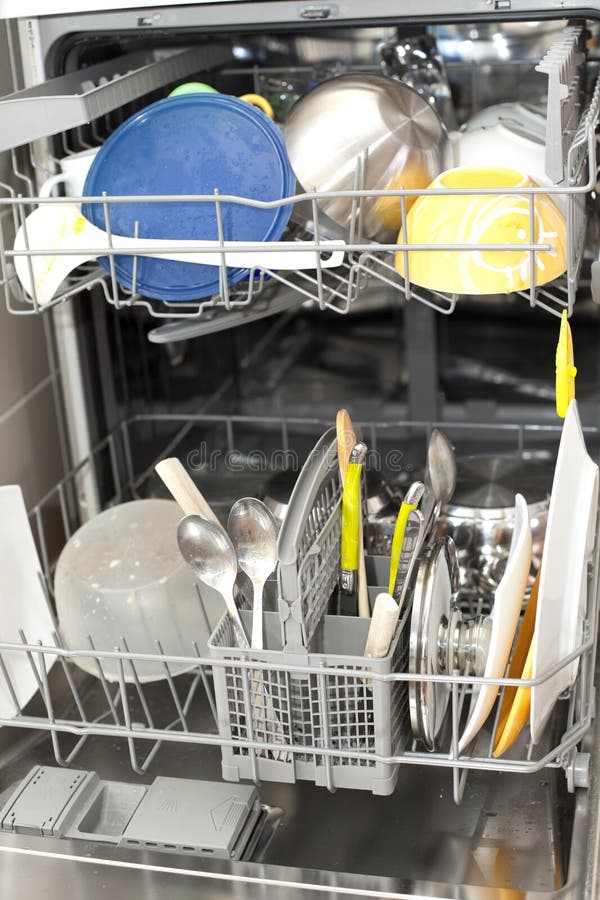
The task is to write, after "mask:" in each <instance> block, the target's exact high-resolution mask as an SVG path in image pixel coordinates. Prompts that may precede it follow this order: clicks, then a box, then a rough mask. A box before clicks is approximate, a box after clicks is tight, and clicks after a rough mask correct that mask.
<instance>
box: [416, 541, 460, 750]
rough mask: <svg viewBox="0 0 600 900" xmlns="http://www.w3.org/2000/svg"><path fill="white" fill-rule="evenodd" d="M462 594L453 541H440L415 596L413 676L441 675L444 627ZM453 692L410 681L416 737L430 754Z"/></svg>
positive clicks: (420, 575) (429, 557)
mask: <svg viewBox="0 0 600 900" xmlns="http://www.w3.org/2000/svg"><path fill="white" fill-rule="evenodd" d="M457 590H458V564H457V561H456V552H455V549H454V543H453V542H452V540H451V539H449V538H445V539H442V540H437V541H436V542H435V543H434V544H433V545H432V547H431V548H430V549H429V550H428V552H427V553H426V555H425V556H424V557H423V558H422V560H421V563H420V565H419V569H418V571H417V578H416V583H415V588H414V592H413V608H412V615H411V623H410V643H409V656H408V671H409V673H410V674H411V675H439V674H441V671H440V664H439V653H438V637H439V633H440V625H444V624H447V623H448V622H449V621H450V619H451V616H452V611H453V604H454V596H455V594H456V591H457ZM449 697H450V692H449V689H448V685H447V684H444V683H443V682H439V681H436V682H427V681H417V682H414V681H410V682H409V683H408V700H409V708H410V723H411V728H412V732H413V735H414V736H415V737H416V738H417V739H418V740H422V741H423V743H424V744H425V746H426V747H427V749H428V750H433V749H435V739H436V736H437V734H438V732H439V730H440V728H441V726H442V722H443V720H444V715H445V713H446V708H447V706H448V699H449Z"/></svg>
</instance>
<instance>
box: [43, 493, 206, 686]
mask: <svg viewBox="0 0 600 900" xmlns="http://www.w3.org/2000/svg"><path fill="white" fill-rule="evenodd" d="M180 519H181V510H180V509H179V507H178V506H177V504H176V503H174V502H173V501H171V500H134V501H132V502H131V503H124V504H122V505H120V506H115V507H113V508H112V509H108V510H106V511H105V512H103V513H101V514H100V515H99V516H96V517H95V518H94V519H92V520H91V521H89V522H86V524H85V525H83V526H82V527H81V528H80V529H79V530H78V531H76V532H75V534H74V535H73V536H72V537H71V539H70V540H69V542H68V543H67V545H66V546H65V549H64V550H63V552H62V553H61V555H60V558H59V560H58V564H57V567H56V577H55V594H56V603H57V611H58V617H59V624H60V629H61V634H62V637H63V640H64V641H65V643H66V646H67V647H68V648H71V649H75V648H77V649H82V648H89V647H90V640H89V639H90V637H91V639H92V641H93V644H94V647H95V648H96V650H110V651H112V650H115V649H116V648H118V649H120V650H124V649H125V646H124V644H123V638H125V641H126V642H127V647H128V648H129V650H130V651H132V652H136V653H153V654H156V653H159V652H160V649H159V647H158V644H157V641H160V646H161V647H162V650H163V652H164V653H166V654H172V655H176V656H177V655H181V656H183V655H185V656H188V657H190V659H189V661H188V662H187V663H182V664H181V665H180V667H179V668H178V667H177V665H175V664H173V663H170V664H169V670H170V672H171V674H173V675H174V674H177V673H178V672H182V671H186V670H187V669H190V668H192V666H193V657H194V655H195V651H194V646H193V641H196V642H197V643H198V644H199V649H200V652H202V645H203V644H204V642H205V641H206V638H207V636H208V634H207V632H208V628H209V627H210V626H209V622H208V621H207V616H206V610H205V609H203V601H204V600H208V602H209V604H210V605H211V606H213V616H212V619H213V623H214V621H215V617H214V605H215V598H214V597H212V596H211V597H207V596H206V591H205V589H204V588H203V594H202V600H201V599H200V595H199V593H198V591H197V581H196V579H195V577H194V574H193V572H192V571H191V569H190V568H189V567H188V566H187V565H186V564H185V563H184V561H183V559H182V558H181V554H180V553H179V548H178V546H177V534H176V529H177V523H178V522H179V520H180ZM218 600H219V598H216V610H217V611H218V613H219V615H220V614H221V613H222V611H223V603H222V601H221V602H220V604H219V602H218ZM75 661H76V662H77V664H78V665H79V666H80V667H81V668H82V669H84V670H85V671H86V672H90V673H91V674H92V675H98V674H99V673H98V665H97V662H96V660H95V659H93V658H89V657H88V658H86V657H76V659H75ZM102 668H103V671H104V675H105V677H106V678H107V680H109V681H116V680H117V679H118V678H119V669H118V663H117V661H116V660H110V659H108V660H103V661H102ZM136 671H137V674H138V676H139V679H140V681H155V680H159V679H162V678H165V677H166V675H167V670H166V668H165V666H164V665H163V664H162V663H159V662H136ZM124 675H125V679H126V680H128V681H132V680H133V672H132V670H131V667H128V665H127V663H125V666H124Z"/></svg>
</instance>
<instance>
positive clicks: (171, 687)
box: [155, 638, 188, 731]
mask: <svg viewBox="0 0 600 900" xmlns="http://www.w3.org/2000/svg"><path fill="white" fill-rule="evenodd" d="M155 643H156V646H157V648H158V652H159V654H160V655H161V656H164V655H165V654H164V650H163V648H162V644H161V642H160V640H158V638H157V639H156V641H155ZM162 665H163V668H164V670H165V675H166V677H167V683H168V685H169V690H170V692H171V696H172V698H173V702H174V704H175V708H176V710H177V714H178V716H179V721H180V722H181V727H182V729H183V730H184V731H187V730H188V726H187V721H186V717H185V713H184V711H183V707H182V706H181V702H180V700H179V695H178V694H177V688H176V687H175V682H174V681H173V676H172V675H171V670H170V669H169V663H168V662H167V661H166V660H165V661H164V662H163V664H162Z"/></svg>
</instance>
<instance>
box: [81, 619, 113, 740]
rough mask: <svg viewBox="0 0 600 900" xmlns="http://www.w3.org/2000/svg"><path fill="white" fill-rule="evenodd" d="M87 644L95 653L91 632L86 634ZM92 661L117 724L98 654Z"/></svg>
mask: <svg viewBox="0 0 600 900" xmlns="http://www.w3.org/2000/svg"><path fill="white" fill-rule="evenodd" d="M87 639H88V644H89V645H90V650H92V651H93V652H94V654H95V653H96V647H95V646H94V641H93V638H92V636H91V634H88V636H87ZM92 658H93V660H94V662H95V663H96V667H97V669H98V678H99V679H100V684H101V685H102V690H103V691H104V696H105V697H106V702H107V703H108V707H109V710H110V713H111V715H112V717H113V720H114V723H115V725H118V724H119V714H118V713H117V707H116V706H115V703H114V701H113V698H112V695H111V693H110V688H109V687H108V682H107V680H106V675H105V674H104V669H103V668H102V663H101V661H100V657H99V656H93V657H92Z"/></svg>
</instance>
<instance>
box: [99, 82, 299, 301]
mask: <svg viewBox="0 0 600 900" xmlns="http://www.w3.org/2000/svg"><path fill="white" fill-rule="evenodd" d="M295 186H296V178H295V175H294V173H293V170H292V167H291V165H290V162H289V160H288V157H287V153H286V150H285V145H284V142H283V137H282V135H281V133H280V132H279V129H278V128H277V126H276V125H274V124H273V123H272V122H271V121H270V119H268V118H267V116H265V115H264V113H262V112H261V111H260V110H259V109H257V108H256V107H254V106H251V105H250V104H249V103H245V102H244V101H243V100H238V99H237V98H236V97H230V96H228V95H226V94H184V95H182V96H180V97H171V98H165V99H164V100H159V101H158V102H157V103H153V104H152V105H151V106H148V107H146V108H145V109H143V110H141V111H140V112H139V113H136V115H134V116H132V117H131V118H130V119H128V120H127V121H126V122H124V123H123V124H122V125H121V126H120V127H119V128H117V130H116V131H115V132H113V134H112V135H111V136H110V137H109V138H108V140H107V141H106V142H105V143H104V144H103V146H102V147H101V148H100V150H99V151H98V153H97V155H96V157H95V159H94V162H93V163H92V166H91V168H90V171H89V173H88V176H87V179H86V182H85V187H84V195H85V196H93V197H98V196H101V195H102V193H103V192H104V191H106V194H107V196H108V197H110V196H122V195H142V194H143V195H152V194H211V195H212V194H213V192H214V190H215V188H218V190H219V193H220V194H222V195H223V194H230V195H231V194H233V195H236V196H238V197H245V198H248V199H252V200H280V199H283V198H285V197H291V196H293V195H294V192H295ZM109 209H110V220H111V227H112V232H113V234H119V235H125V236H130V237H131V236H133V235H134V227H135V222H136V221H139V235H140V237H141V238H144V237H146V238H166V239H168V238H173V239H182V240H193V239H196V238H197V239H198V240H218V237H219V235H218V230H217V217H216V209H215V204H214V203H208V202H204V203H201V202H198V203H194V202H190V203H184V202H180V203H176V202H171V203H164V202H163V203H159V202H156V203H134V202H132V203H109ZM291 211H292V205H291V204H289V205H283V206H280V207H277V208H275V209H259V208H256V207H251V206H244V205H241V204H239V203H222V204H221V212H222V221H223V230H224V239H225V240H231V241H248V242H249V241H277V240H279V238H280V237H281V235H282V234H283V232H284V230H285V227H286V225H287V223H288V220H289V217H290V214H291ZM83 214H84V216H85V217H86V218H87V219H89V220H90V222H93V223H94V225H97V226H98V227H99V228H102V229H105V228H106V225H105V219H104V210H103V206H102V204H99V203H85V204H84V205H83ZM100 262H101V264H102V265H103V266H104V268H105V269H106V270H107V271H109V270H110V266H109V261H108V258H107V257H103V258H102V259H100ZM115 270H116V275H117V279H118V281H119V283H120V284H122V285H123V286H124V287H126V288H128V289H131V286H132V270H133V257H131V256H116V257H115ZM227 273H228V277H227V281H228V284H230V285H233V284H237V283H238V282H239V281H242V280H243V279H244V278H248V276H249V269H239V268H237V269H234V268H228V269H227ZM137 290H138V292H139V293H141V294H143V295H145V296H147V297H151V298H154V299H157V300H168V301H181V302H190V301H193V300H197V299H200V298H202V297H208V296H211V295H212V294H216V293H218V291H219V269H218V267H216V266H200V265H195V264H193V263H179V262H174V261H172V260H160V259H158V258H150V257H139V258H138V268H137Z"/></svg>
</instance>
